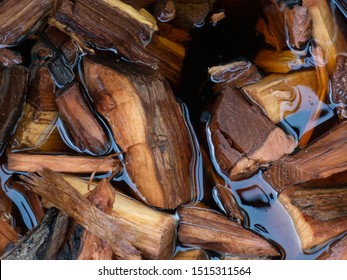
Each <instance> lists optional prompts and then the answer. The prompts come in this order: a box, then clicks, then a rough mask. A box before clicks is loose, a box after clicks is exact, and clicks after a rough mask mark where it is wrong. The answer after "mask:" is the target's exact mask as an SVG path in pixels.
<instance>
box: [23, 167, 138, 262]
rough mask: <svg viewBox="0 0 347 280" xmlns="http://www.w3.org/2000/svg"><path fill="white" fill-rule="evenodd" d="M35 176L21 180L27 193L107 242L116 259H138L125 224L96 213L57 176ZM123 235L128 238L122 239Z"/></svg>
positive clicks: (45, 171) (44, 171)
mask: <svg viewBox="0 0 347 280" xmlns="http://www.w3.org/2000/svg"><path fill="white" fill-rule="evenodd" d="M37 174H38V175H34V174H29V175H27V176H21V179H22V180H23V181H24V182H25V184H26V186H27V187H28V188H29V189H30V190H32V191H33V192H35V193H37V194H38V195H40V196H42V197H44V198H46V199H47V200H49V201H50V202H51V203H53V204H55V205H56V207H57V208H58V209H60V210H61V211H63V212H65V213H67V214H68V215H69V216H70V217H72V218H73V219H74V220H75V221H76V222H77V223H79V224H80V225H81V226H83V227H84V228H85V229H87V230H88V231H90V232H91V233H93V234H94V235H96V236H98V237H99V238H100V239H102V240H105V241H107V242H108V243H109V244H110V245H111V247H112V250H113V252H114V254H115V255H116V256H117V257H118V258H121V259H140V258H141V256H140V252H139V251H138V250H137V249H136V248H135V247H134V246H133V245H132V243H131V241H132V240H133V236H132V233H131V232H130V231H129V228H128V226H127V225H126V224H125V223H123V222H122V221H121V220H119V219H117V218H116V217H114V216H112V215H109V214H105V213H103V212H102V211H100V210H99V209H97V208H96V207H95V205H93V203H91V202H90V201H89V200H88V199H87V198H85V197H83V196H82V195H81V194H80V193H79V192H78V191H77V190H75V189H74V188H73V187H72V186H71V185H70V184H69V183H68V182H66V181H65V180H64V178H63V177H62V176H61V175H60V174H58V173H55V172H54V171H51V170H50V169H42V171H39V172H37ZM124 232H127V233H128V234H127V235H126V236H124V234H123V233H124Z"/></svg>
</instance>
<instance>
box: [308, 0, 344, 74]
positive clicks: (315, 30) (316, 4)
mask: <svg viewBox="0 0 347 280" xmlns="http://www.w3.org/2000/svg"><path fill="white" fill-rule="evenodd" d="M302 4H303V6H305V7H307V9H308V10H309V12H310V15H311V18H312V22H313V25H312V35H313V38H314V39H315V41H316V43H317V44H318V45H319V46H321V47H322V48H323V49H324V55H325V57H326V63H327V65H326V66H327V70H328V72H329V73H330V74H331V72H332V71H333V69H334V67H335V64H336V62H335V59H336V55H337V54H338V53H339V52H345V51H346V48H347V44H346V41H345V39H344V37H343V35H342V33H341V31H340V30H338V28H337V26H336V25H335V23H334V16H333V14H332V12H331V9H330V6H329V1H321V0H303V1H302Z"/></svg>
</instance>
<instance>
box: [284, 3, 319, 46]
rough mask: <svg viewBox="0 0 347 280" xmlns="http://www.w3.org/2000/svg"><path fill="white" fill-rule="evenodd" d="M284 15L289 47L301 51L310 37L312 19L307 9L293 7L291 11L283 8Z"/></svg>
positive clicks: (297, 6)
mask: <svg viewBox="0 0 347 280" xmlns="http://www.w3.org/2000/svg"><path fill="white" fill-rule="evenodd" d="M284 15H285V27H286V29H287V32H288V37H289V38H288V39H289V45H290V46H292V47H293V48H296V49H302V48H303V47H304V46H305V45H306V43H307V42H308V40H309V39H310V38H311V36H312V19H311V16H310V13H309V11H308V9H307V7H305V6H300V5H295V6H294V7H293V8H291V9H289V8H285V9H284Z"/></svg>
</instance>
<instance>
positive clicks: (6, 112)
mask: <svg viewBox="0 0 347 280" xmlns="http://www.w3.org/2000/svg"><path fill="white" fill-rule="evenodd" d="M27 82H28V73H27V71H26V69H25V68H24V67H22V66H17V65H13V66H11V67H8V68H5V69H4V70H1V69H0V116H1V122H0V155H1V153H2V151H3V149H4V147H5V145H6V144H7V142H8V140H9V138H10V137H11V135H12V134H13V132H14V130H15V127H16V124H17V122H18V120H19V119H20V117H21V115H22V111H23V105H24V99H25V93H26V91H27Z"/></svg>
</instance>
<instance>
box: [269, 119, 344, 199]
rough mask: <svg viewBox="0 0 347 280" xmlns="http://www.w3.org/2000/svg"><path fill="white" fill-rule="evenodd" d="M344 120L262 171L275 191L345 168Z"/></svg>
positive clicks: (329, 175) (327, 176) (331, 174)
mask: <svg viewBox="0 0 347 280" xmlns="http://www.w3.org/2000/svg"><path fill="white" fill-rule="evenodd" d="M346 137H347V123H342V124H340V125H339V126H338V127H336V128H335V129H333V130H332V131H330V132H329V133H327V134H326V135H325V136H324V137H322V138H320V139H319V140H318V141H316V142H315V143H313V144H311V145H309V146H308V147H307V148H304V149H302V150H300V151H299V152H298V153H296V154H294V155H292V156H289V157H285V158H283V159H280V160H278V161H276V162H274V164H273V165H272V167H271V168H270V169H269V170H268V171H267V172H265V173H264V174H263V176H264V178H265V180H266V181H267V182H269V183H270V184H271V185H272V186H273V187H274V188H275V189H276V190H277V191H278V192H280V191H282V190H283V189H284V188H285V187H286V186H289V185H297V184H303V183H306V182H310V181H313V180H318V179H325V178H329V177H331V176H333V175H334V174H336V175H337V176H338V174H339V173H343V172H345V171H346V170H347V154H346V153H345V150H346V148H347V141H346V139H347V138H346Z"/></svg>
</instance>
